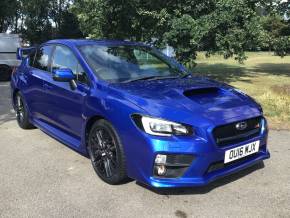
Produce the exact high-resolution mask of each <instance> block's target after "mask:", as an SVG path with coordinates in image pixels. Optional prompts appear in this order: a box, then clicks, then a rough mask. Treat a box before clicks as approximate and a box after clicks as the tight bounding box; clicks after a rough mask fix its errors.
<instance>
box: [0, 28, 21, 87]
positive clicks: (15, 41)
mask: <svg viewBox="0 0 290 218" xmlns="http://www.w3.org/2000/svg"><path fill="white" fill-rule="evenodd" d="M21 41H22V40H21V38H20V37H19V35H17V34H7V33H0V81H1V80H2V81H3V80H9V78H10V76H11V73H12V71H13V68H14V67H17V66H18V65H19V64H20V61H19V60H17V58H16V52H17V48H20V47H21Z"/></svg>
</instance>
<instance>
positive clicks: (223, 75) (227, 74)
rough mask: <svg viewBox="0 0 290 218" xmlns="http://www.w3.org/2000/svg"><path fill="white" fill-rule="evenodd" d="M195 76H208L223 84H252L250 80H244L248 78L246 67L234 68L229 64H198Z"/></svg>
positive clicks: (194, 72)
mask: <svg viewBox="0 0 290 218" xmlns="http://www.w3.org/2000/svg"><path fill="white" fill-rule="evenodd" d="M192 72H193V75H197V76H206V77H209V78H211V79H214V80H218V81H221V82H226V83H229V82H235V81H244V82H251V80H250V79H244V78H243V77H245V76H248V70H247V68H246V67H244V66H233V65H228V64H205V63H202V64H198V65H197V67H195V68H193V69H192Z"/></svg>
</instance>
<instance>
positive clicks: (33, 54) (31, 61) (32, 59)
mask: <svg viewBox="0 0 290 218" xmlns="http://www.w3.org/2000/svg"><path fill="white" fill-rule="evenodd" d="M35 54H36V50H32V51H31V52H30V53H29V66H33V63H34V58H35Z"/></svg>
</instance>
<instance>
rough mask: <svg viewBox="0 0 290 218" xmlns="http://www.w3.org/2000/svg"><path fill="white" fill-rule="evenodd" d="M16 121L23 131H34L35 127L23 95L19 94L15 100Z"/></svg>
mask: <svg viewBox="0 0 290 218" xmlns="http://www.w3.org/2000/svg"><path fill="white" fill-rule="evenodd" d="M14 105H15V111H16V119H17V123H18V125H19V126H20V127H21V128H22V129H32V128H34V126H33V125H32V124H31V123H30V122H29V116H28V111H27V108H26V105H25V102H24V99H23V97H22V95H21V94H20V93H19V92H18V93H16V95H15V99H14Z"/></svg>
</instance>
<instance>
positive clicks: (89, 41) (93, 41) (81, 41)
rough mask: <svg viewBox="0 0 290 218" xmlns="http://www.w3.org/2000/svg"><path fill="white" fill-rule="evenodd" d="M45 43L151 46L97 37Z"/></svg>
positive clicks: (56, 40)
mask: <svg viewBox="0 0 290 218" xmlns="http://www.w3.org/2000/svg"><path fill="white" fill-rule="evenodd" d="M45 44H64V45H67V46H81V45H92V44H97V45H107V46H109V45H139V46H149V45H146V44H145V43H141V42H132V41H127V40H108V39H106V40H96V39H54V40H50V41H48V42H46V43H45Z"/></svg>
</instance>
